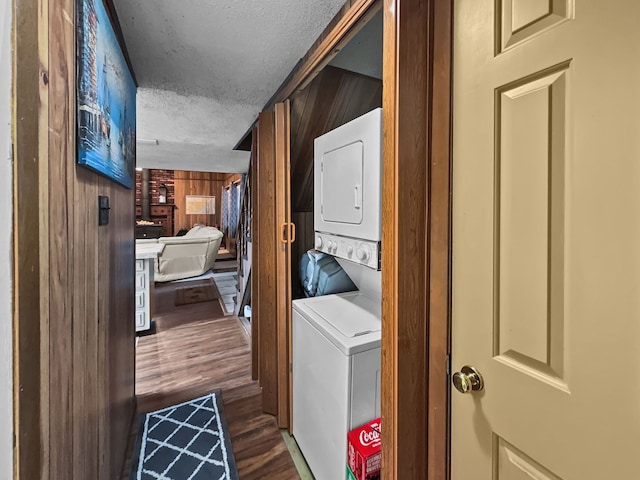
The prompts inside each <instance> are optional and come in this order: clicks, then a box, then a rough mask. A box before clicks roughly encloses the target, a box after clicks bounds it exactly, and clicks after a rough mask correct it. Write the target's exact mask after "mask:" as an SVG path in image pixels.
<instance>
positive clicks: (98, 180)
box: [14, 0, 135, 480]
mask: <svg viewBox="0 0 640 480" xmlns="http://www.w3.org/2000/svg"><path fill="white" fill-rule="evenodd" d="M75 7H76V3H75V2H74V1H73V0H17V1H16V5H15V8H16V15H17V19H18V20H17V21H16V24H17V25H18V28H17V32H18V33H17V35H16V48H17V50H18V51H20V52H21V55H18V56H16V65H17V71H18V72H23V73H24V72H27V71H30V70H33V67H34V66H35V67H36V72H35V73H36V75H35V76H30V77H24V78H33V79H34V80H38V81H39V85H37V91H36V92H34V87H36V85H34V84H33V83H31V82H27V81H25V82H23V81H22V79H23V77H21V80H20V81H19V82H15V88H14V96H15V97H14V98H15V99H16V102H15V110H14V115H15V118H23V119H29V120H28V122H25V123H16V131H15V137H14V143H15V171H14V173H15V188H16V197H17V198H18V199H19V201H18V202H16V203H17V204H16V219H17V223H18V228H16V229H15V239H14V240H15V245H16V250H15V256H16V279H17V283H18V288H17V289H16V291H15V293H14V295H15V304H16V305H17V308H16V309H15V325H14V328H15V330H16V336H17V337H18V338H19V339H20V342H19V343H18V346H17V352H16V358H17V361H16V368H17V372H16V373H17V376H18V378H20V379H21V380H20V383H22V381H23V380H24V381H25V385H26V386H28V387H29V391H28V395H29V397H28V398H27V395H26V394H25V395H23V390H22V386H21V385H18V386H17V393H16V406H17V409H18V411H19V412H20V414H19V417H18V422H19V423H18V430H17V438H16V444H17V459H16V465H17V478H20V479H25V480H26V479H28V480H32V479H38V478H51V479H58V478H79V479H80V478H92V479H112V478H117V476H118V475H119V473H120V470H121V468H122V464H123V462H124V457H125V453H126V452H125V450H126V438H127V435H128V430H129V425H130V422H131V419H132V415H133V411H134V366H135V357H134V342H135V333H134V328H133V313H134V290H135V287H134V258H135V256H134V208H133V206H134V193H133V190H129V189H125V188H123V187H121V186H119V185H117V184H115V183H113V182H111V181H109V180H107V179H105V178H104V177H102V176H99V175H98V174H96V173H94V172H92V171H89V170H87V169H85V168H84V167H81V166H78V165H76V158H75V157H76V154H75V152H76V146H75V110H76V106H75V71H76V65H75ZM61 12H64V13H61ZM29 25H30V26H31V27H33V28H28V26H29ZM34 59H39V62H34ZM38 66H39V71H37V67H38ZM31 73H32V74H33V73H34V72H31ZM34 93H36V95H34ZM17 100H19V101H17ZM34 119H36V121H35V125H31V124H33V123H34ZM27 123H28V124H29V125H30V127H29V126H28V125H27ZM34 146H35V148H34ZM34 159H35V162H34ZM98 195H106V196H108V197H109V199H110V206H111V212H110V216H111V221H110V224H109V225H106V226H102V227H98V222H97V216H98ZM34 212H39V214H38V213H36V214H35V215H34ZM23 227H24V228H23ZM34 237H35V238H36V239H37V242H36V244H35V245H33V240H32V239H33V238H34ZM26 245H33V247H34V248H29V249H25V248H23V247H24V246H26ZM34 269H35V270H34ZM116 299H117V301H116ZM29 304H33V305H37V307H36V308H37V311H36V309H35V308H31V307H28V305H29ZM21 306H24V307H25V308H21ZM27 375H31V376H33V378H30V379H28V378H27ZM34 447H36V448H34Z"/></svg>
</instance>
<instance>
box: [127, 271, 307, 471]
mask: <svg viewBox="0 0 640 480" xmlns="http://www.w3.org/2000/svg"><path fill="white" fill-rule="evenodd" d="M190 283H191V282H190ZM184 286H188V284H187V283H178V284H175V283H173V284H172V283H169V284H158V285H157V286H156V315H155V320H156V324H157V333H155V334H153V335H148V336H142V337H140V339H139V342H138V347H137V349H136V395H137V400H138V412H139V413H142V412H149V411H152V410H157V409H159V408H163V407H167V406H169V405H172V404H175V403H179V402H183V401H186V400H189V399H191V398H195V397H198V396H200V395H204V394H205V393H208V392H210V391H211V390H214V389H217V388H219V389H222V399H223V404H224V412H225V416H226V419H227V423H228V425H229V430H230V435H231V443H232V445H233V452H234V455H235V458H236V463H237V466H238V473H239V474H240V478H241V479H243V480H244V479H248V480H250V479H259V478H268V479H283V480H289V479H299V478H300V477H299V476H298V473H297V471H296V469H295V466H294V464H293V461H292V460H291V457H290V455H289V452H288V450H287V447H286V446H285V444H284V441H283V439H282V436H281V435H280V431H279V430H278V427H277V425H276V422H275V420H274V418H273V417H272V416H270V415H265V414H263V413H262V410H261V400H260V387H259V386H258V384H257V383H256V382H254V381H252V380H251V351H250V347H249V342H248V338H247V335H246V332H245V331H244V330H243V328H242V326H241V324H240V321H239V320H238V319H237V318H236V317H234V316H230V317H224V316H223V314H222V309H221V307H220V304H219V302H218V300H214V301H211V302H202V303H196V304H191V305H183V306H180V307H176V306H174V295H175V293H174V292H175V288H180V287H184ZM135 423H136V425H134V427H133V428H134V431H132V432H131V436H130V439H129V444H130V445H129V457H128V459H127V462H126V465H125V472H124V473H123V479H127V478H128V471H129V468H130V463H131V458H130V457H131V451H132V449H133V442H134V439H135V434H136V431H135V429H136V428H137V422H135Z"/></svg>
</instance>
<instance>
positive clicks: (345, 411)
mask: <svg viewBox="0 0 640 480" xmlns="http://www.w3.org/2000/svg"><path fill="white" fill-rule="evenodd" d="M292 323H293V406H292V408H293V435H294V437H295V439H296V441H297V443H298V445H299V447H300V449H301V451H302V453H303V455H304V456H305V459H306V461H307V464H308V465H309V468H310V469H311V471H312V472H313V474H314V476H315V478H316V479H317V480H336V479H342V478H345V468H346V465H347V432H348V431H349V430H351V429H353V428H355V427H357V426H360V425H362V424H364V423H366V422H368V421H369V420H371V419H373V418H377V417H379V416H380V299H379V298H374V297H370V296H367V295H366V294H364V293H362V292H349V293H341V294H335V295H327V296H323V297H312V298H306V299H302V300H295V301H294V302H293V319H292Z"/></svg>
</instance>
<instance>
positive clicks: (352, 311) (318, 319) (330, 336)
mask: <svg viewBox="0 0 640 480" xmlns="http://www.w3.org/2000/svg"><path fill="white" fill-rule="evenodd" d="M381 127H382V110H381V109H380V108H378V109H375V110H373V111H371V112H369V113H367V114H365V115H363V116H361V117H358V118H356V119H355V120H352V121H351V122H349V123H347V124H345V125H342V126H340V127H338V128H337V129H334V130H332V131H330V132H328V133H326V134H324V135H322V136H321V137H318V138H317V139H316V140H315V142H314V192H315V194H314V227H315V228H314V230H315V249H313V250H310V251H309V252H307V254H306V255H307V258H306V259H305V258H304V256H303V261H302V262H301V265H300V277H301V278H300V279H301V282H302V284H303V288H304V290H305V293H306V294H308V295H314V296H310V297H308V298H304V299H298V300H294V301H293V302H292V304H293V315H292V330H293V342H292V343H293V361H292V367H293V378H292V385H293V405H292V408H293V436H294V438H295V439H296V441H297V443H298V446H299V447H300V450H301V451H302V453H303V455H304V457H305V459H306V461H307V464H308V465H309V467H310V469H311V471H312V472H313V474H314V476H315V477H316V478H317V479H336V478H341V477H342V476H343V475H345V472H346V473H347V474H349V471H351V473H352V474H354V475H357V476H356V478H376V477H375V476H372V475H366V477H365V475H364V474H363V471H362V470H363V469H362V466H360V468H359V470H358V469H357V467H356V465H355V458H356V456H357V455H356V452H355V449H356V448H355V446H354V445H350V446H349V448H350V449H353V450H354V453H353V455H348V454H347V434H348V432H349V431H351V430H353V429H355V428H357V427H360V426H362V425H364V424H366V423H368V422H371V421H375V422H376V424H377V425H378V427H379V417H380V337H381V335H380V334H381V316H380V309H381V299H382V288H381V274H380V241H381V208H380V206H381V205H380V194H381V169H382V162H381V160H382V155H381V144H382V128H381ZM345 291H346V293H343V292H345ZM375 433H378V434H379V431H377V432H375ZM375 438H376V439H377V440H378V442H377V443H378V447H379V444H380V442H379V436H376V437H375ZM365 443H366V442H365ZM348 457H352V458H351V462H349V464H350V468H349V471H346V468H347V467H346V466H347V464H348ZM378 458H379V453H378ZM370 463H372V462H370ZM373 463H375V462H373ZM377 465H378V468H379V465H380V461H379V459H378V461H377ZM365 468H366V464H365ZM368 473H371V474H373V475H375V473H376V472H375V471H371V472H368ZM378 475H379V473H378Z"/></svg>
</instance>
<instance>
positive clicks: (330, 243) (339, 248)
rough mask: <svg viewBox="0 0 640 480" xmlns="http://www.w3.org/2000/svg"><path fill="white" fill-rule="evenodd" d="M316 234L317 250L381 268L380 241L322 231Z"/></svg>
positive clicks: (375, 268) (370, 266)
mask: <svg viewBox="0 0 640 480" xmlns="http://www.w3.org/2000/svg"><path fill="white" fill-rule="evenodd" d="M315 235H316V241H315V246H316V250H319V251H321V252H324V253H328V254H329V255H333V256H334V257H338V258H344V259H346V260H351V261H352V262H355V263H359V264H360V265H365V266H367V267H369V268H373V269H374V270H380V242H372V241H370V240H362V239H359V238H351V237H341V236H340V235H332V234H330V233H322V232H316V234H315Z"/></svg>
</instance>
